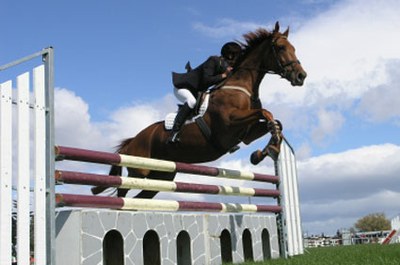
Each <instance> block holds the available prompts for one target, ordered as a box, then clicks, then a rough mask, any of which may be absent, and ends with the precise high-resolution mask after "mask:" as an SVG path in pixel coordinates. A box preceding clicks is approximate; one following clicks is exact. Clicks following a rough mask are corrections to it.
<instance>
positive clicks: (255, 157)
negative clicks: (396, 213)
mask: <svg viewBox="0 0 400 265" xmlns="http://www.w3.org/2000/svg"><path fill="white" fill-rule="evenodd" d="M261 160H263V157H262V152H261V150H257V151H254V152H253V153H252V154H251V156H250V162H251V163H252V164H253V165H258V163H260V162H261Z"/></svg>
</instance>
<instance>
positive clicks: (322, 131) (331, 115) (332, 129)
mask: <svg viewBox="0 0 400 265" xmlns="http://www.w3.org/2000/svg"><path fill="white" fill-rule="evenodd" d="M317 117H318V124H317V126H316V127H314V128H313V129H312V131H311V139H312V140H313V141H314V142H316V143H318V144H320V145H322V144H326V138H327V137H329V136H333V135H335V133H336V132H337V131H338V129H339V128H341V127H342V125H343V123H344V117H343V116H342V115H341V114H340V112H337V111H328V110H326V109H321V110H319V111H318V114H317Z"/></svg>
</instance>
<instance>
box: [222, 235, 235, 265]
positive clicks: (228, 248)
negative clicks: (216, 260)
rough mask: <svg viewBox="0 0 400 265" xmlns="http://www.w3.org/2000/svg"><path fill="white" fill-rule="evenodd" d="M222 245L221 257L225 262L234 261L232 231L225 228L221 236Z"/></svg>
mask: <svg viewBox="0 0 400 265" xmlns="http://www.w3.org/2000/svg"><path fill="white" fill-rule="evenodd" d="M220 246H221V259H222V262H223V263H225V262H226V263H228V262H232V261H233V259H232V240H231V233H230V232H229V231H228V230H227V229H224V230H222V232H221V236H220Z"/></svg>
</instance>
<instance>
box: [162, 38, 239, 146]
mask: <svg viewBox="0 0 400 265" xmlns="http://www.w3.org/2000/svg"><path fill="white" fill-rule="evenodd" d="M241 52H242V48H241V46H240V45H239V44H238V43H236V42H228V43H225V44H224V45H223V46H222V49H221V56H210V57H209V58H208V59H207V60H206V61H205V62H204V63H202V64H201V65H199V66H198V67H197V68H195V69H193V70H189V72H187V73H184V74H179V73H175V72H173V73H172V83H173V84H174V94H175V96H176V97H177V98H178V99H179V100H180V101H181V102H183V103H184V104H183V106H182V107H180V108H179V110H178V114H177V115H176V117H175V120H174V126H173V127H172V132H171V135H170V137H169V138H168V142H170V143H175V142H179V138H178V134H179V131H180V129H181V127H182V125H183V124H184V123H185V121H186V119H187V118H188V116H189V115H190V113H191V112H192V110H193V108H194V107H195V105H196V97H197V93H198V92H201V91H206V90H207V89H208V88H209V87H210V86H213V85H215V84H217V83H219V82H221V81H222V80H224V79H225V78H226V77H227V76H228V75H229V73H230V72H231V71H232V69H233V68H232V67H233V65H234V64H235V62H236V59H237V58H238V55H239V54H240V53H241Z"/></svg>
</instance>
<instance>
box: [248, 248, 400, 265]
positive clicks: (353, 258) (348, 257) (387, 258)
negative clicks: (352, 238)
mask: <svg viewBox="0 0 400 265" xmlns="http://www.w3.org/2000/svg"><path fill="white" fill-rule="evenodd" d="M261 264H268V265H399V264H400V244H391V245H379V244H370V245H354V246H337V247H326V248H311V249H306V252H305V254H304V255H300V256H295V257H293V258H290V259H286V260H285V259H276V260H268V261H264V262H246V263H242V265H261Z"/></svg>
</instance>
